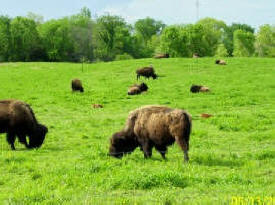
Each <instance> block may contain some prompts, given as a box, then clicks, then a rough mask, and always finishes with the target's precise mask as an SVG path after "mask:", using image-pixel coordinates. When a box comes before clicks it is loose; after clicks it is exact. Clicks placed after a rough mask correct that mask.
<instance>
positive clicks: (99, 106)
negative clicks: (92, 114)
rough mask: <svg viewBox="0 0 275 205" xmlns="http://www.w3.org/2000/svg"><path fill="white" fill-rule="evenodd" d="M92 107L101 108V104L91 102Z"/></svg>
mask: <svg viewBox="0 0 275 205" xmlns="http://www.w3.org/2000/svg"><path fill="white" fill-rule="evenodd" d="M93 108H103V105H100V104H93Z"/></svg>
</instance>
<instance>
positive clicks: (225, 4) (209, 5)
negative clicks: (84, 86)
mask: <svg viewBox="0 0 275 205" xmlns="http://www.w3.org/2000/svg"><path fill="white" fill-rule="evenodd" d="M195 2H196V0H0V15H8V16H11V17H14V16H25V15H26V14H27V13H28V12H33V13H37V14H40V15H42V16H44V19H45V20H48V19H51V18H60V17H64V16H68V15H72V14H75V13H78V12H79V10H80V9H81V8H82V7H84V6H87V7H88V8H89V9H90V10H91V12H92V15H93V16H99V15H102V14H104V13H110V14H115V15H119V16H122V17H123V18H125V19H126V21H128V22H129V23H133V22H135V21H136V20H137V19H140V18H145V17H147V16H150V17H153V18H155V19H158V20H162V21H164V22H165V23H167V24H180V23H194V22H195V21H196V7H195ZM199 2H200V9H199V17H200V18H203V17H213V18H217V19H221V20H224V21H225V22H226V23H228V24H231V23H232V22H240V23H247V24H250V25H252V26H254V27H258V26H259V25H262V24H273V25H275V0H199Z"/></svg>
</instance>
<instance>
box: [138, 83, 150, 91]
mask: <svg viewBox="0 0 275 205" xmlns="http://www.w3.org/2000/svg"><path fill="white" fill-rule="evenodd" d="M139 89H140V91H141V92H143V91H147V90H148V86H147V85H146V84H145V83H141V84H140V85H139Z"/></svg>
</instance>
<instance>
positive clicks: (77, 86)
mask: <svg viewBox="0 0 275 205" xmlns="http://www.w3.org/2000/svg"><path fill="white" fill-rule="evenodd" d="M72 91H80V92H82V93H83V92H84V88H83V86H82V82H81V80H79V79H77V78H76V79H73V80H72Z"/></svg>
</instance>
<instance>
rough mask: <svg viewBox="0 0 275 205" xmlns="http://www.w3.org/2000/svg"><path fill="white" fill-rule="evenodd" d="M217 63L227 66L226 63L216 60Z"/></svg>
mask: <svg viewBox="0 0 275 205" xmlns="http://www.w3.org/2000/svg"><path fill="white" fill-rule="evenodd" d="M215 63H216V64H218V65H226V62H225V61H224V60H216V61H215Z"/></svg>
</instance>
